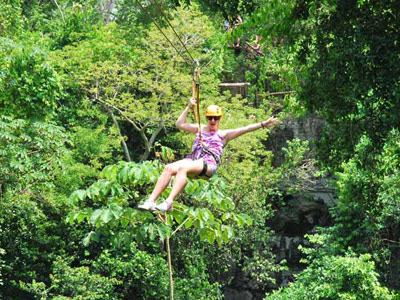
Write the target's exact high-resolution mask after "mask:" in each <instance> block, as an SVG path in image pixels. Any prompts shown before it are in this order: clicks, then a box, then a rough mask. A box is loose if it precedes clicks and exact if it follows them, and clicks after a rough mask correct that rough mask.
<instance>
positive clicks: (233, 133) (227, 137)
mask: <svg viewBox="0 0 400 300" xmlns="http://www.w3.org/2000/svg"><path fill="white" fill-rule="evenodd" d="M276 123H278V119H277V118H275V117H274V116H272V117H270V118H269V119H268V120H266V121H262V122H261V123H255V124H250V125H247V126H244V127H240V128H236V129H227V130H224V133H223V138H224V145H226V144H227V143H228V142H229V141H231V140H233V139H236V138H237V137H239V136H241V135H242V134H245V133H248V132H251V131H254V130H257V129H260V128H272V127H274V126H275V124H276Z"/></svg>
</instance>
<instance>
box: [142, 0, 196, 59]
mask: <svg viewBox="0 0 400 300" xmlns="http://www.w3.org/2000/svg"><path fill="white" fill-rule="evenodd" d="M135 2H136V3H138V4H139V6H140V7H141V8H142V10H143V11H144V12H145V13H146V14H147V15H148V16H149V17H150V19H151V22H152V23H153V24H154V25H155V26H156V27H157V29H158V30H159V31H160V32H161V34H162V35H163V36H164V37H165V39H166V40H167V41H168V42H169V43H170V44H171V46H172V47H173V48H174V49H175V51H176V52H177V53H178V55H179V56H180V57H182V59H183V60H184V61H185V62H186V63H187V64H188V65H192V66H193V65H194V64H195V63H196V60H195V59H194V58H193V56H192V55H191V54H190V52H189V50H188V49H187V48H186V45H185V44H184V43H183V42H182V40H181V38H180V37H179V35H178V33H177V32H176V30H175V28H174V27H173V26H172V24H171V23H170V22H169V21H168V19H167V16H166V15H165V14H164V12H162V10H161V7H160V6H159V5H158V4H157V3H156V2H154V1H153V3H154V4H155V5H157V7H158V10H159V11H160V13H161V14H162V15H163V16H164V18H165V20H166V21H167V23H168V25H169V26H170V27H171V29H172V31H173V32H174V34H175V35H176V37H177V38H178V40H179V42H180V43H181V44H182V46H183V48H184V49H185V51H186V52H187V54H188V55H189V56H190V59H191V62H188V60H187V59H186V58H185V57H184V56H183V55H182V53H181V52H180V51H179V50H178V49H177V48H176V47H175V45H174V43H172V41H171V40H170V39H169V38H168V37H167V35H166V34H165V33H164V32H163V31H162V29H161V27H160V26H159V25H158V24H157V22H156V21H155V20H154V18H153V17H152V16H151V15H150V13H148V12H147V11H146V8H145V7H144V6H143V5H142V3H140V0H136V1H135Z"/></svg>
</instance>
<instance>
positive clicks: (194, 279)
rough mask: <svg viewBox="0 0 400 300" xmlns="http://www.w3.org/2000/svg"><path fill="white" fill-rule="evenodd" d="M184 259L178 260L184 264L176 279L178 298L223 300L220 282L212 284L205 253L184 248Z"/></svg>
mask: <svg viewBox="0 0 400 300" xmlns="http://www.w3.org/2000/svg"><path fill="white" fill-rule="evenodd" d="M184 251H185V252H186V253H185V254H184V255H183V256H181V257H182V258H183V259H179V260H177V263H179V264H181V265H182V270H180V272H179V273H178V278H177V280H176V283H175V286H176V294H177V295H176V299H199V300H222V299H223V295H222V293H221V290H220V287H221V286H220V284H219V283H213V284H210V282H209V277H210V276H209V272H208V270H207V264H206V263H205V262H204V260H205V259H206V258H205V257H204V255H200V254H199V253H196V252H197V251H196V250H194V249H193V250H192V249H184Z"/></svg>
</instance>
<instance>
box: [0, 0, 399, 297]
mask: <svg viewBox="0 0 400 300" xmlns="http://www.w3.org/2000/svg"><path fill="white" fill-rule="evenodd" d="M161 4H162V5H161ZM236 15H241V16H242V18H243V20H244V22H243V23H242V24H240V25H239V26H237V28H235V30H234V31H233V32H230V31H225V29H224V20H228V19H229V20H233V17H234V16H236ZM399 18H400V3H399V2H398V1H395V0H387V1H378V0H358V1H355V0H354V1H327V0H323V1H317V0H289V1H281V0H269V1H267V0H252V1H222V0H214V1H211V0H207V1H195V0H193V1H177V0H174V1H172V0H170V1H163V2H161V1H159V2H157V1H155V0H154V1H153V0H150V1H141V2H138V1H135V0H107V1H106V0H97V1H95V0H89V1H76V2H73V1H69V0H57V1H56V0H52V1H50V0H40V1H23V0H5V1H1V2H0V66H1V67H0V113H1V116H0V297H1V299H10V300H17V299H18V300H25V299H26V300H28V299H29V300H31V299H42V300H45V299H54V300H55V299H59V300H61V299H74V300H78V299H87V300H94V299H102V300H105V299H113V300H114V299H141V300H157V299H160V300H161V299H170V286H169V280H168V279H169V274H170V273H169V269H168V265H167V254H169V253H170V252H169V251H168V249H167V250H166V249H165V244H166V242H168V245H169V244H170V246H171V248H172V264H171V265H172V268H173V270H172V271H173V276H174V277H173V279H174V286H175V299H182V300H183V299H197V300H200V299H208V300H210V299H215V300H217V299H223V298H224V296H223V294H224V291H226V289H227V288H230V287H234V286H235V283H236V282H237V280H238V278H239V277H242V276H247V277H249V278H250V279H251V289H252V291H253V292H254V293H253V294H254V295H255V297H256V298H257V299H268V300H269V299H271V300H272V299H290V300H296V299H332V300H334V299H382V300H389V299H400V292H399V290H400V238H399V236H400V175H399V174H400V118H399V115H400V102H399V101H400V100H399V99H400V84H399V79H398V78H399V77H400V65H399V63H398V62H399V57H400V27H399V26H398V20H399ZM167 20H168V22H170V24H171V25H172V26H173V28H174V29H175V30H176V33H177V34H178V36H179V37H180V38H181V40H182V42H183V43H184V44H185V47H186V49H187V51H186V50H185V49H184V48H183V47H182V45H181V44H180V41H179V40H178V38H177V35H176V34H175V33H174V32H173V31H172V29H171V27H170V26H169V24H168V22H167ZM153 21H154V22H155V23H156V24H157V26H159V28H158V27H157V26H156V25H154V23H153ZM160 29H161V30H162V31H163V32H164V33H165V34H166V35H167V37H168V38H169V40H170V41H171V42H172V43H173V44H174V45H175V47H173V46H172V45H171V44H170V42H169V41H168V40H167V39H166V38H165V37H164V36H163V35H162V34H161V32H160ZM255 34H258V35H261V36H262V37H263V39H262V40H261V46H262V49H263V51H264V53H265V56H259V57H258V56H256V55H254V53H253V52H252V51H250V50H249V49H247V48H245V47H244V46H243V45H244V41H246V40H247V41H248V42H249V43H252V42H253V39H254V35H255ZM238 37H239V38H240V39H241V41H242V43H243V44H242V49H241V51H240V53H236V54H235V53H234V51H233V50H232V49H231V47H228V46H232V42H233V41H236V40H237V38H238ZM177 51H179V53H180V54H179V55H178V54H177ZM188 52H189V53H190V54H191V55H192V56H193V57H194V58H196V59H198V60H199V63H200V65H202V66H203V68H202V69H201V103H202V109H204V108H205V107H206V106H207V105H209V104H212V103H217V104H219V105H221V106H222V107H223V110H224V118H223V121H222V126H223V127H224V128H234V127H238V126H243V125H247V124H250V123H253V122H259V121H261V120H265V119H266V118H267V117H268V116H269V115H271V114H272V113H274V114H276V115H278V116H279V118H280V119H281V122H282V123H284V122H285V120H287V119H293V118H300V119H301V118H305V117H307V116H309V115H313V116H316V117H318V118H320V119H321V120H323V122H324V124H325V125H324V131H323V133H322V137H321V138H320V139H319V140H318V141H317V142H316V143H315V145H309V144H308V142H307V141H301V140H299V139H293V140H290V141H286V145H285V147H284V148H283V149H282V151H280V154H279V155H281V156H282V158H281V159H279V163H277V160H276V159H275V158H274V155H275V156H276V155H278V154H277V153H273V152H272V151H269V150H267V148H266V147H265V146H264V144H266V141H267V140H268V138H269V137H270V136H271V132H269V131H263V130H258V131H255V132H252V133H251V134H248V135H244V136H242V137H240V138H239V139H238V140H236V141H234V142H232V143H230V144H229V146H228V147H227V149H225V150H224V163H223V165H222V166H221V167H220V169H219V170H218V173H217V175H216V176H214V177H213V178H212V179H211V180H210V181H204V180H191V181H189V183H188V185H187V186H186V188H185V192H184V193H183V194H182V195H181V196H180V197H179V199H178V202H179V204H178V205H177V206H176V208H177V209H176V210H175V211H174V212H173V213H171V214H169V215H168V218H167V219H164V220H163V219H158V218H157V215H155V214H152V213H148V212H141V211H138V210H136V209H135V208H136V207H137V204H138V203H139V202H141V201H142V200H144V199H145V197H146V195H148V194H149V192H150V190H151V189H152V187H153V185H154V182H155V180H156V179H157V177H158V176H159V174H160V171H161V169H162V166H163V165H164V164H165V163H167V162H168V161H171V160H174V159H180V158H182V157H184V156H185V155H186V154H187V152H188V149H190V144H191V142H192V139H193V136H190V135H188V134H185V133H182V132H179V131H178V130H177V129H176V128H175V126H174V123H175V120H176V118H177V117H178V116H179V114H180V113H181V111H182V109H183V108H184V107H185V105H186V104H187V101H188V98H189V97H190V96H191V84H192V74H193V66H192V65H191V64H190V63H189V64H188V63H187V62H188V61H190V60H191V57H190V56H189V55H188ZM221 81H228V82H235V81H248V82H250V83H251V87H250V88H249V91H248V98H247V99H242V98H241V97H238V96H236V97H231V95H229V94H228V93H225V94H220V93H219V89H218V83H220V82H221ZM280 91H294V92H293V93H290V94H286V95H285V96H284V97H273V95H272V94H271V93H273V92H280ZM310 146H312V149H313V151H312V152H310ZM314 150H315V151H314ZM321 177H323V178H329V179H330V180H331V181H332V183H331V184H332V185H333V186H334V187H335V195H336V198H337V205H336V206H334V207H332V208H331V209H330V211H329V213H330V216H331V218H332V222H331V223H332V224H331V226H329V227H324V228H318V229H317V230H316V231H314V232H313V233H312V234H310V235H307V239H308V240H309V245H310V247H303V248H302V249H301V251H302V252H303V256H304V258H303V259H302V261H301V263H302V265H303V271H302V272H300V273H299V274H298V275H297V276H296V277H295V278H294V279H293V282H291V283H290V284H288V285H287V286H281V287H279V289H276V287H277V286H278V285H279V284H280V282H277V281H276V279H277V277H276V276H275V275H276V274H280V273H281V272H283V271H285V270H287V269H288V266H286V265H285V261H279V260H277V259H276V256H275V253H274V251H273V249H272V247H271V242H270V241H271V240H273V238H274V232H273V231H272V230H271V229H270V228H269V227H268V226H267V225H266V221H267V220H269V219H270V218H271V217H272V216H273V215H274V213H275V211H276V210H278V209H281V208H283V207H285V204H286V201H287V199H289V198H293V197H296V196H299V195H303V194H305V193H307V188H308V182H310V180H314V179H316V178H321ZM168 191H169V189H167V190H166V192H168ZM163 197H165V195H164V194H163ZM289 267H290V266H289ZM289 271H290V270H289Z"/></svg>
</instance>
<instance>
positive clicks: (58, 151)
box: [0, 116, 68, 189]
mask: <svg viewBox="0 0 400 300" xmlns="http://www.w3.org/2000/svg"><path fill="white" fill-rule="evenodd" d="M67 141H68V140H67V136H66V134H65V132H64V130H63V129H62V128H61V127H57V126H54V125H49V124H45V123H40V122H29V121H26V120H21V119H12V118H10V117H4V116H3V117H0V178H1V179H0V184H1V185H3V186H5V188H6V189H8V188H9V186H8V184H10V187H11V186H12V188H13V189H23V188H27V187H28V186H31V187H32V186H38V185H40V184H48V185H50V184H51V183H50V182H51V181H52V179H53V176H54V173H53V172H51V171H54V170H55V169H57V168H61V164H62V163H61V157H62V156H63V155H64V154H65V153H66V152H67V151H66V148H65V143H66V142H67Z"/></svg>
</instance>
